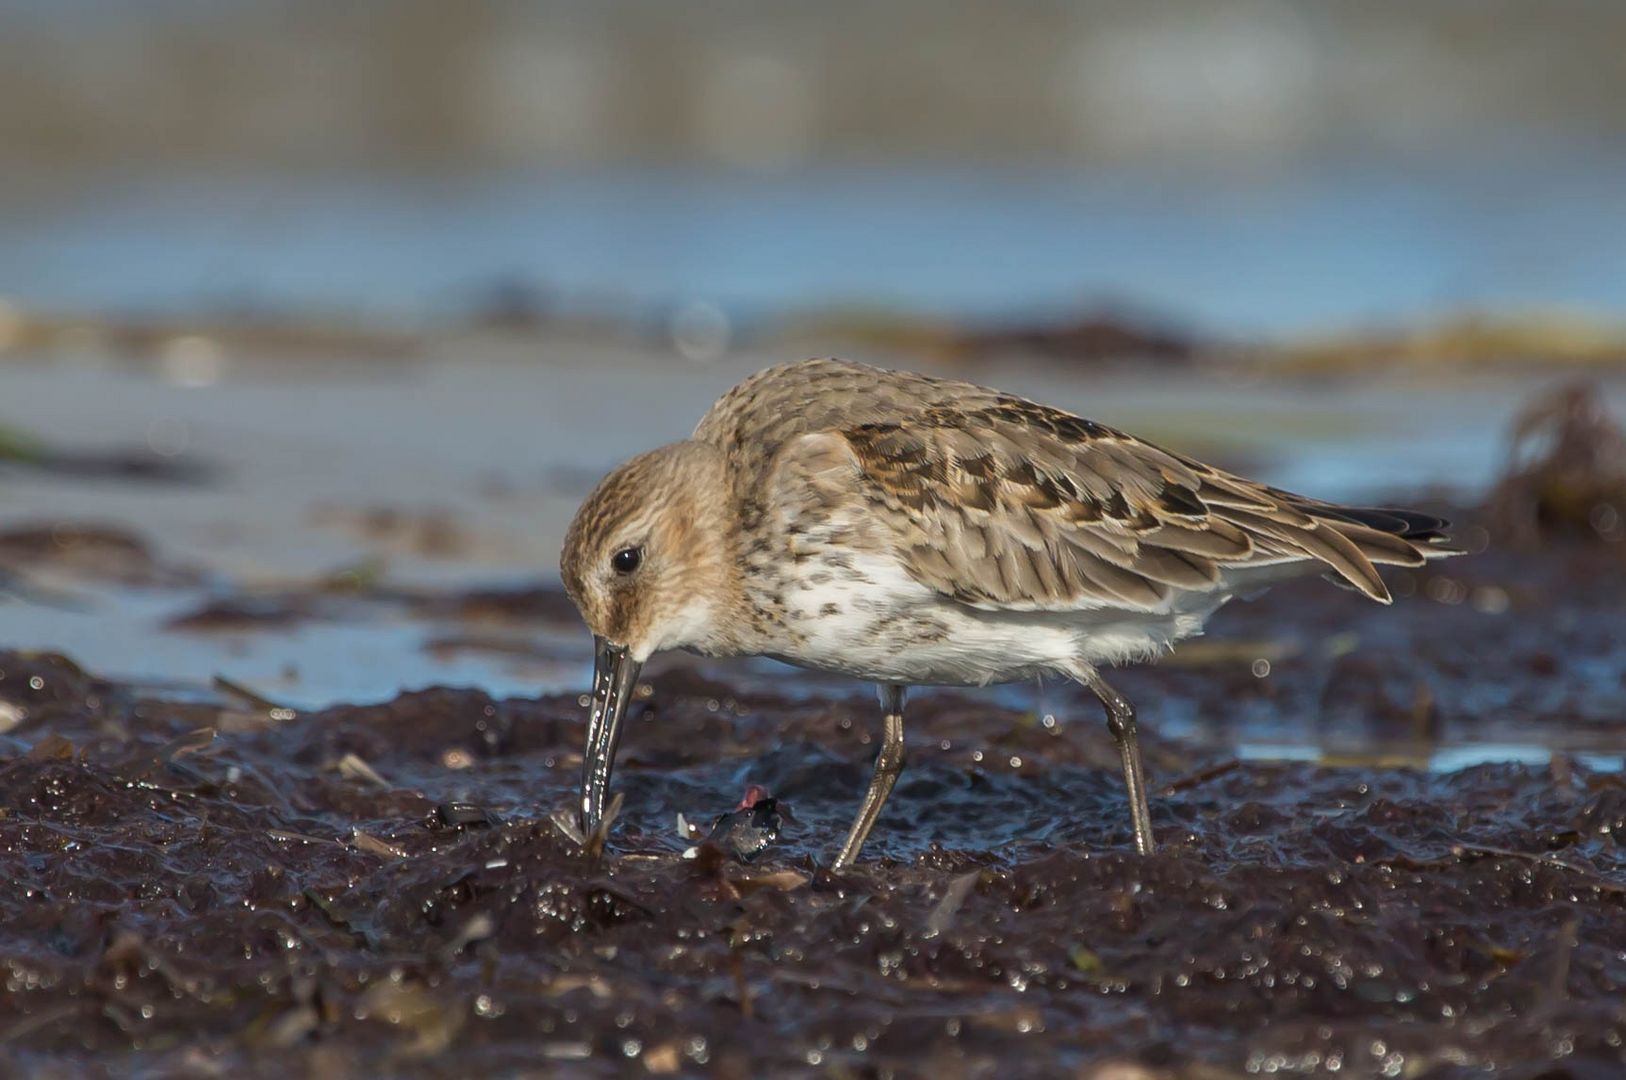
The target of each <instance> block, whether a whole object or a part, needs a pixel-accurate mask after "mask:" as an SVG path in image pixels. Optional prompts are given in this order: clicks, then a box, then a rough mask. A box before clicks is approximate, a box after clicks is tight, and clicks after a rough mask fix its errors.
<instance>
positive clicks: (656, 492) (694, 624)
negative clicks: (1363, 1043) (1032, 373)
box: [562, 360, 1454, 861]
mask: <svg viewBox="0 0 1626 1080" xmlns="http://www.w3.org/2000/svg"><path fill="white" fill-rule="evenodd" d="M1443 526H1444V523H1443V522H1441V521H1438V520H1436V519H1434V518H1431V517H1427V516H1426V515H1421V514H1416V513H1412V512H1409V511H1401V510H1371V509H1363V508H1350V507H1341V506H1336V505H1332V504H1329V503H1325V502H1320V501H1317V500H1315V499H1310V498H1306V497H1303V496H1300V495H1294V494H1291V493H1289V492H1285V491H1280V490H1278V489H1275V488H1272V487H1269V486H1267V485H1264V484H1259V483H1256V482H1253V481H1250V480H1246V479H1243V478H1241V477H1238V476H1234V475H1231V474H1228V473H1225V472H1222V471H1220V470H1218V469H1214V468H1211V467H1209V466H1207V465H1204V464H1202V463H1200V462H1198V461H1195V460H1192V459H1191V458H1189V457H1185V456H1183V455H1181V454H1177V453H1173V452H1171V451H1167V450H1164V449H1161V448H1159V447H1157V446H1153V445H1152V444H1150V443H1146V442H1143V441H1141V440H1139V439H1136V438H1135V437H1134V436H1132V435H1128V434H1125V433H1123V432H1121V431H1117V430H1114V429H1112V428H1109V427H1106V426H1104V425H1101V424H1098V423H1095V422H1093V421H1090V420H1086V419H1083V418H1081V417H1078V416H1074V415H1072V414H1070V413H1066V412H1063V411H1061V410H1059V409H1054V408H1051V407H1049V406H1046V405H1041V404H1038V403H1036V402H1032V401H1027V400H1025V399H1023V398H1020V397H1016V396H1013V395H1010V394H1006V393H1002V392H1000V391H997V390H992V389H988V388H986V387H982V386H977V385H974V384H971V383H965V382H956V381H951V380H945V379H936V378H930V377H928V376H924V375H917V374H912V373H908V372H894V371H883V370H879V369H876V368H870V367H865V366H862V365H858V364H850V363H845V362H843V361H838V360H809V361H805V362H803V363H799V364H788V365H783V366H780V367H775V368H770V369H768V370H766V371H763V372H760V373H758V374H756V375H754V376H752V377H750V378H748V379H746V380H745V381H744V382H742V383H740V384H739V385H738V386H736V387H734V388H733V389H732V390H730V391H729V392H728V393H726V394H725V395H723V397H722V398H720V399H719V400H718V401H717V403H716V404H715V405H713V406H712V408H711V409H710V411H708V412H707V414H706V416H705V417H704V419H702V420H701V422H700V424H699V426H698V427H697V428H696V429H695V432H694V435H693V437H692V438H691V439H690V440H687V441H685V442H682V443H678V444H675V445H674V446H671V447H666V448H663V449H661V450H657V451H653V452H651V453H650V454H646V455H643V456H642V457H640V458H636V459H634V460H633V461H632V462H629V463H628V464H627V465H625V466H623V467H622V468H621V469H619V470H617V471H616V472H614V473H612V474H611V475H610V476H609V477H608V478H607V479H606V480H605V481H604V482H603V484H601V485H600V487H599V488H598V490H597V491H595V492H594V493H593V495H592V496H590V497H589V499H588V500H587V502H586V503H585V504H584V505H583V507H582V510H581V511H580V512H579V513H578V516H577V519H576V522H575V523H574V524H573V525H572V527H571V530H570V534H569V537H568V538H567V541H566V545H565V552H564V557H563V562H562V572H563V576H564V579H565V583H566V587H567V588H568V589H569V590H570V593H571V595H572V597H573V598H574V599H575V600H576V602H577V604H578V606H579V607H580V608H581V609H582V612H583V615H584V617H585V618H586V620H587V622H588V625H589V626H590V627H591V628H592V629H593V631H594V633H595V634H596V635H598V636H599V637H600V638H601V639H602V640H606V641H611V642H615V643H618V644H619V645H620V646H624V647H625V648H626V649H627V650H628V652H629V654H630V655H631V656H632V657H633V659H634V661H635V662H641V661H642V660H643V658H644V657H645V656H647V655H648V654H649V653H650V652H652V651H654V650H656V649H659V648H673V647H683V648H690V649H694V650H696V651H702V652H708V653H723V654H733V653H755V654H765V655H772V656H777V657H780V658H782V659H785V660H789V661H790V662H792V663H798V664H803V665H806V666H809V667H818V668H824V669H827V670H833V671H841V672H846V673H849V674H853V675H857V676H860V677H864V678H869V679H874V680H876V681H877V682H879V683H881V684H882V685H883V687H901V686H903V685H907V684H913V683H985V682H994V681H1005V680H1009V679H1015V678H1022V677H1025V676H1028V675H1031V674H1034V673H1038V672H1047V671H1048V672H1059V673H1062V674H1065V675H1069V676H1072V677H1075V678H1078V679H1079V680H1080V681H1083V682H1085V683H1086V684H1087V685H1089V686H1090V687H1091V688H1092V689H1093V690H1095V691H1096V693H1097V694H1098V695H1100V696H1101V697H1102V700H1103V702H1105V703H1107V705H1108V709H1109V713H1110V714H1111V716H1112V718H1113V723H1114V730H1115V731H1116V732H1117V733H1118V734H1119V738H1120V744H1121V745H1123V746H1124V748H1125V768H1126V775H1127V776H1128V777H1129V780H1130V787H1131V796H1132V803H1136V804H1137V806H1136V809H1137V814H1136V819H1135V825H1136V829H1135V833H1136V840H1137V843H1138V845H1139V846H1140V847H1141V848H1142V849H1143V850H1149V849H1150V827H1149V825H1148V824H1147V821H1146V816H1145V810H1144V802H1145V800H1144V795H1143V793H1142V792H1141V790H1140V783H1139V762H1138V753H1136V752H1135V751H1134V736H1133V717H1132V714H1131V713H1130V712H1129V706H1128V703H1127V702H1124V701H1123V700H1122V698H1120V697H1118V696H1117V695H1116V693H1115V692H1114V691H1112V690H1111V688H1110V687H1108V686H1106V684H1105V683H1104V682H1102V681H1101V679H1100V676H1099V674H1098V671H1097V667H1098V666H1099V665H1101V664H1103V663H1117V662H1122V661H1124V660H1129V659H1137V658H1143V657H1147V656H1151V655H1154V654H1156V653H1157V652H1160V651H1162V650H1164V649H1167V648H1168V647H1170V646H1171V645H1173V644H1174V643H1175V642H1178V641H1179V640H1181V639H1182V638H1185V637H1189V636H1191V635H1192V634H1195V633H1199V632H1200V631H1201V629H1202V624H1203V621H1204V620H1205V619H1206V618H1207V616H1208V615H1209V614H1211V613H1212V612H1213V610H1214V609H1216V608H1218V607H1219V606H1220V605H1221V604H1223V603H1224V602H1225V601H1226V600H1228V599H1229V598H1231V597H1232V596H1233V595H1236V594H1237V593H1239V592H1243V591H1253V590H1256V589H1258V588H1261V587H1264V586H1266V585H1269V584H1271V583H1272V582H1274V581H1278V580H1282V579H1284V578H1287V577H1292V576H1298V575H1301V574H1304V573H1307V572H1310V573H1324V574H1326V575H1327V576H1329V577H1331V578H1333V579H1335V580H1337V581H1339V582H1341V583H1343V584H1346V585H1347V586H1349V587H1351V588H1354V589H1357V590H1359V591H1360V592H1362V593H1364V594H1365V595H1367V596H1369V597H1371V598H1372V599H1374V600H1378V601H1382V602H1388V600H1389V592H1388V589H1387V588H1386V587H1385V586H1384V583H1383V581H1382V579H1381V578H1380V577H1379V574H1378V570H1377V567H1379V566H1382V565H1393V566H1419V565H1421V564H1422V563H1423V562H1424V561H1425V560H1426V559H1428V558H1431V557H1437V556H1443V555H1449V554H1453V553H1454V549H1452V548H1450V547H1449V546H1448V544H1447V542H1446V540H1445V537H1444V534H1443V532H1442V528H1443ZM629 546H631V547H635V548H637V550H638V551H639V552H640V553H641V554H642V558H643V563H642V566H641V568H640V569H639V570H638V571H637V572H636V573H635V574H625V575H624V574H618V573H614V572H611V571H610V570H609V569H607V567H608V565H609V564H608V560H609V559H610V558H611V556H612V555H613V554H614V553H615V552H616V551H617V550H620V549H623V548H627V547H629ZM888 694H890V695H892V696H890V697H888V698H887V700H889V701H894V702H895V706H896V708H897V709H898V710H899V712H900V718H899V719H898V720H897V723H896V725H894V724H893V723H892V722H891V720H889V722H888V732H889V739H890V738H891V733H892V732H893V728H894V726H895V727H896V732H897V738H898V740H900V741H899V743H898V746H897V747H896V753H895V754H892V755H891V756H888V754H889V753H890V751H887V752H883V759H882V764H883V765H885V764H886V763H887V762H888V761H891V760H892V757H896V758H897V762H898V765H899V766H900V767H901V752H902V750H901V737H902V736H901V731H902V724H901V708H902V704H901V690H900V691H898V692H896V693H895V694H894V693H893V692H892V691H888ZM884 696H885V695H884ZM888 745H889V746H890V743H889V744H888ZM882 771H883V772H884V771H885V770H882ZM878 777H879V774H878ZM877 785H880V787H881V788H884V787H889V785H890V781H889V780H888V781H887V782H886V784H884V785H883V784H881V780H880V779H879V778H878V780H877ZM878 790H880V788H876V787H872V791H871V801H874V800H875V799H877V798H879V799H883V800H884V798H885V791H884V790H880V794H879V795H878V796H877V791H878ZM875 809H878V804H877V805H876V806H874V807H872V806H871V805H870V803H868V802H867V803H866V815H867V821H866V817H865V816H861V817H860V821H859V823H858V824H857V825H855V827H854V832H853V834H852V836H850V837H849V839H848V844H847V845H846V847H844V849H843V852H842V859H841V860H838V861H850V859H851V857H852V856H853V855H855V854H856V847H857V845H858V844H861V843H862V841H863V836H864V834H865V833H867V831H868V822H872V821H873V817H874V813H873V811H874V810H875Z"/></svg>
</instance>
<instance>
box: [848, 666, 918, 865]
mask: <svg viewBox="0 0 1626 1080" xmlns="http://www.w3.org/2000/svg"><path fill="white" fill-rule="evenodd" d="M881 712H882V713H883V714H885V715H884V717H883V720H884V722H885V725H886V726H885V729H884V732H883V734H882V736H881V752H880V753H878V754H876V755H875V775H874V776H872V777H871V778H870V782H869V791H868V792H866V793H865V795H864V805H863V806H862V807H860V808H859V810H858V817H857V819H856V820H855V821H854V822H853V827H852V830H851V831H850V832H848V833H847V842H846V843H844V844H842V845H841V854H839V855H837V856H836V861H835V865H834V866H833V867H831V869H833V870H845V869H847V868H848V867H850V866H851V865H852V864H853V863H854V862H855V861H856V860H857V859H858V852H859V849H860V848H862V847H863V846H864V840H865V838H866V837H868V836H869V831H870V829H872V828H874V827H875V819H876V818H877V817H878V816H879V815H880V813H881V807H882V806H883V805H884V804H885V803H886V797H887V796H888V795H890V794H892V785H893V784H894V783H896V782H897V779H898V774H899V773H900V772H902V771H903V687H902V686H899V685H898V684H897V683H882V684H881Z"/></svg>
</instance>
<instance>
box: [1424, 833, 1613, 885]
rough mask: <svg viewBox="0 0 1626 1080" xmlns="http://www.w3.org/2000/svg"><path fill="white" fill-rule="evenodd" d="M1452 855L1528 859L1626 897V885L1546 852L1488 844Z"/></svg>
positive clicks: (1458, 848)
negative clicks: (1554, 867)
mask: <svg viewBox="0 0 1626 1080" xmlns="http://www.w3.org/2000/svg"><path fill="white" fill-rule="evenodd" d="M1451 854H1453V855H1455V856H1457V857H1458V858H1459V859H1460V858H1461V857H1463V856H1464V855H1479V856H1485V857H1489V858H1501V859H1527V860H1529V861H1530V862H1535V863H1545V864H1546V865H1548V866H1556V867H1557V868H1558V869H1560V870H1568V871H1569V872H1570V873H1572V874H1579V875H1581V876H1582V877H1583V878H1585V879H1586V880H1587V884H1589V885H1591V886H1592V887H1593V888H1595V889H1597V890H1599V891H1600V892H1607V893H1613V894H1615V895H1617V896H1619V895H1626V885H1617V884H1615V883H1614V882H1613V881H1606V880H1604V879H1603V878H1601V877H1599V876H1598V875H1597V874H1596V873H1595V872H1593V871H1592V870H1589V869H1587V868H1586V867H1584V866H1577V865H1575V864H1574V863H1572V862H1565V861H1564V860H1563V859H1560V858H1559V857H1558V856H1557V855H1550V854H1547V853H1546V852H1533V851H1514V850H1513V849H1511V848H1499V847H1491V846H1489V845H1486V844H1456V845H1454V846H1453V847H1452V848H1451Z"/></svg>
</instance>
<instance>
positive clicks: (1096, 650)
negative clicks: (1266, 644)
mask: <svg viewBox="0 0 1626 1080" xmlns="http://www.w3.org/2000/svg"><path fill="white" fill-rule="evenodd" d="M1228 598H1229V597H1228V596H1226V595H1221V594H1214V595H1211V596H1207V597H1203V598H1202V600H1203V603H1202V604H1201V605H1200V607H1199V608H1197V609H1196V610H1189V611H1179V610H1177V611H1173V612H1170V613H1166V614H1139V613H1135V612H1129V611H1122V610H1117V609H1110V608H1102V609H1093V610H1080V611H1065V612H1049V611H983V610H980V609H977V608H972V607H969V606H966V605H964V604H960V603H957V602H955V601H954V600H951V599H948V598H946V597H944V596H942V595H941V594H940V593H937V592H936V591H934V590H932V589H929V588H927V587H926V586H924V585H921V584H920V583H919V582H917V581H915V580H914V579H913V578H910V577H909V576H908V575H907V574H906V573H905V572H904V571H903V569H902V568H901V567H900V566H899V565H898V564H897V562H896V561H894V560H892V559H889V558H883V557H875V556H867V557H866V556H858V557H856V558H854V559H852V560H851V566H845V567H841V568H838V569H832V568H829V567H827V566H824V565H822V564H821V563H819V562H818V561H816V560H815V561H811V562H809V563H807V564H805V565H804V567H803V568H802V569H801V571H800V572H799V573H798V575H797V577H796V578H795V579H794V581H793V583H792V584H791V587H790V588H788V589H787V590H785V593H784V604H785V616H786V618H785V623H786V626H787V629H788V634H787V635H786V639H785V640H784V641H783V642H776V643H775V648H774V651H773V655H774V656H775V657H776V658H777V659H780V660H784V661H786V662H788V663H792V664H797V665H800V666H802V667H810V668H816V669H819V670H823V671H832V672H838V673H841V674H846V675H851V676H853V677H855V678H862V679H872V680H875V681H877V682H898V683H905V684H913V685H938V686H983V685H987V684H989V683H1000V682H1014V681H1016V680H1020V679H1028V678H1031V677H1033V676H1034V675H1038V674H1044V673H1057V672H1059V673H1063V674H1069V673H1076V672H1078V671H1080V670H1082V669H1087V668H1091V667H1095V666H1097V665H1101V664H1119V663H1124V662H1127V661H1132V660H1147V659H1151V658H1152V657H1155V656H1157V655H1159V654H1160V653H1162V652H1165V651H1167V650H1168V648H1169V647H1170V646H1171V645H1173V644H1174V643H1175V642H1177V641H1180V640H1182V639H1184V638H1188V637H1191V636H1193V635H1195V634H1199V633H1201V632H1202V626H1203V622H1204V620H1205V619H1206V617H1207V616H1208V614H1209V613H1211V612H1212V611H1213V610H1214V608H1216V607H1218V606H1219V605H1220V604H1221V603H1223V602H1224V601H1225V600H1226V599H1228Z"/></svg>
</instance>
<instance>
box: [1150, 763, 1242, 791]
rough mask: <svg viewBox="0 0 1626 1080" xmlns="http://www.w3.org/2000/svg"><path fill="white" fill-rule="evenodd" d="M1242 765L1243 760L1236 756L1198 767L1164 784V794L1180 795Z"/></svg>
mask: <svg viewBox="0 0 1626 1080" xmlns="http://www.w3.org/2000/svg"><path fill="white" fill-rule="evenodd" d="M1241 767H1242V762H1240V761H1238V760H1237V759H1236V758H1231V759H1230V760H1228V761H1220V762H1216V763H1215V764H1213V765H1210V766H1208V767H1207V768H1203V769H1198V770H1197V771H1196V772H1194V773H1188V774H1187V775H1185V776H1182V777H1181V778H1180V779H1178V780H1171V781H1170V782H1169V783H1168V784H1166V785H1165V786H1164V788H1163V796H1164V797H1165V798H1167V797H1168V796H1170V795H1178V794H1179V793H1180V792H1182V791H1188V790H1190V789H1191V788H1194V787H1198V786H1200V785H1202V784H1206V783H1208V782H1209V781H1210V780H1212V779H1214V778H1215V777H1218V776H1224V775H1225V774H1226V773H1229V772H1235V771H1236V770H1237V769H1239V768H1241Z"/></svg>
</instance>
